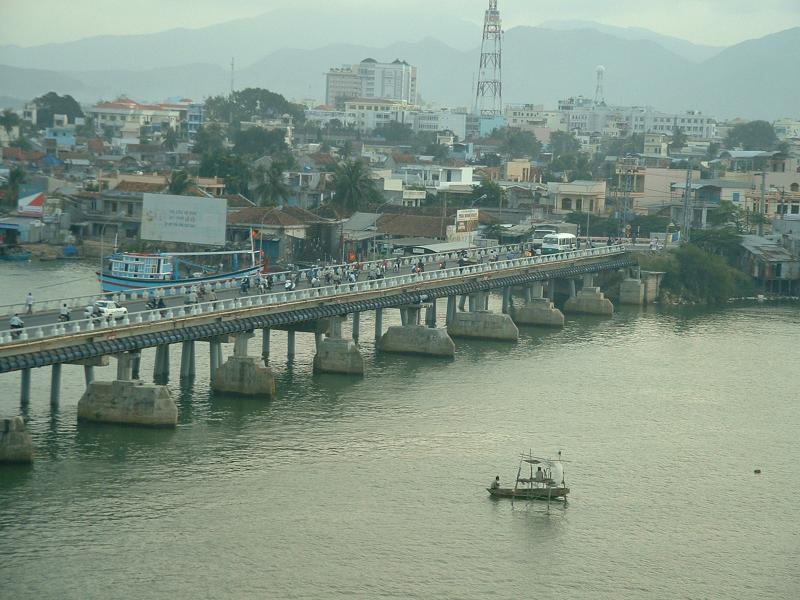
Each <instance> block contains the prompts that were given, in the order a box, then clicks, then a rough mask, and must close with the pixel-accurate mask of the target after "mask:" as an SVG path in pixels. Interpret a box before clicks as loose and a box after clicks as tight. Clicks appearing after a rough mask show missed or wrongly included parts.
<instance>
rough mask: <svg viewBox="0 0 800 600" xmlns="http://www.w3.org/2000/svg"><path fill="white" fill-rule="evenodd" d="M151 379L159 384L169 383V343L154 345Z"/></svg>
mask: <svg viewBox="0 0 800 600" xmlns="http://www.w3.org/2000/svg"><path fill="white" fill-rule="evenodd" d="M153 381H154V382H156V383H157V384H159V385H167V383H169V344H161V345H160V346H156V362H155V364H154V365H153Z"/></svg>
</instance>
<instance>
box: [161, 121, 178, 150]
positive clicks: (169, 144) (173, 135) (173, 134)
mask: <svg viewBox="0 0 800 600" xmlns="http://www.w3.org/2000/svg"><path fill="white" fill-rule="evenodd" d="M161 144H162V145H163V146H164V148H166V149H167V150H169V151H170V152H172V151H173V150H175V148H177V147H178V132H177V131H175V130H174V129H173V128H172V127H168V128H167V133H166V134H165V135H164V141H163V142H162V143H161Z"/></svg>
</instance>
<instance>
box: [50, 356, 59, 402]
mask: <svg viewBox="0 0 800 600" xmlns="http://www.w3.org/2000/svg"><path fill="white" fill-rule="evenodd" d="M60 401H61V363H56V364H54V365H53V366H52V367H50V405H51V406H58V403H59V402H60Z"/></svg>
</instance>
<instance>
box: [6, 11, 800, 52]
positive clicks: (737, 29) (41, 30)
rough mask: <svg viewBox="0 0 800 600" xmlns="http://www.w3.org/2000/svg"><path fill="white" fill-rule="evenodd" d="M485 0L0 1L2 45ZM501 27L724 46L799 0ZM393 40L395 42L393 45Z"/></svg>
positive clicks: (518, 19)
mask: <svg viewBox="0 0 800 600" xmlns="http://www.w3.org/2000/svg"><path fill="white" fill-rule="evenodd" d="M487 4H488V0H432V1H431V0H404V1H403V2H402V3H397V2H396V1H395V0H283V1H278V0H34V1H30V0H0V45H4V44H17V45H20V46H35V45H38V44H45V43H48V42H64V41H70V40H76V39H80V38H83V37H89V36H95V35H108V34H112V35H118V34H137V33H151V32H155V31H162V30H164V29H172V28H175V27H186V28H197V27H203V26H206V25H210V24H213V23H218V22H221V21H228V20H231V19H236V18H243V17H248V16H253V15H256V14H260V13H263V12H267V11H269V10H272V9H274V8H278V7H283V6H291V7H297V10H307V7H311V8H312V9H313V7H314V6H326V7H331V6H342V7H364V9H365V10H370V11H374V12H378V11H380V12H383V11H387V12H388V11H391V10H399V9H402V10H403V12H404V13H405V14H409V13H411V11H414V10H417V11H419V14H420V15H421V16H422V15H425V16H426V17H428V18H429V17H430V15H431V13H432V12H435V13H441V14H442V15H450V16H458V17H462V18H465V19H468V20H471V21H476V22H477V21H480V20H481V19H482V17H483V10H485V8H486V6H487ZM498 4H499V7H500V12H501V14H502V16H503V21H504V26H505V28H506V29H508V28H510V27H513V26H515V25H538V24H540V23H542V22H543V21H547V20H554V19H580V20H593V21H599V22H602V23H606V24H608V25H617V26H624V27H644V28H647V29H652V30H654V31H658V32H659V33H664V34H667V35H673V36H676V37H682V38H684V39H688V40H690V41H692V42H696V43H701V44H711V45H730V44H734V43H736V42H739V41H742V40H745V39H750V38H755V37H761V36H763V35H766V34H768V33H773V32H775V31H780V30H783V29H788V28H790V27H796V26H800V0H667V1H664V0H659V1H654V0H547V1H544V0H499V3H498ZM391 41H394V40H391Z"/></svg>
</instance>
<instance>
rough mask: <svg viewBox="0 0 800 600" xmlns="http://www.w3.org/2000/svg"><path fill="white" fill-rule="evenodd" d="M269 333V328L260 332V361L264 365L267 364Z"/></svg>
mask: <svg viewBox="0 0 800 600" xmlns="http://www.w3.org/2000/svg"><path fill="white" fill-rule="evenodd" d="M271 331H272V330H271V329H270V328H269V327H264V329H262V330H261V360H263V361H264V364H265V365H266V364H268V363H269V342H270V339H269V338H270V332H271Z"/></svg>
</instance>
